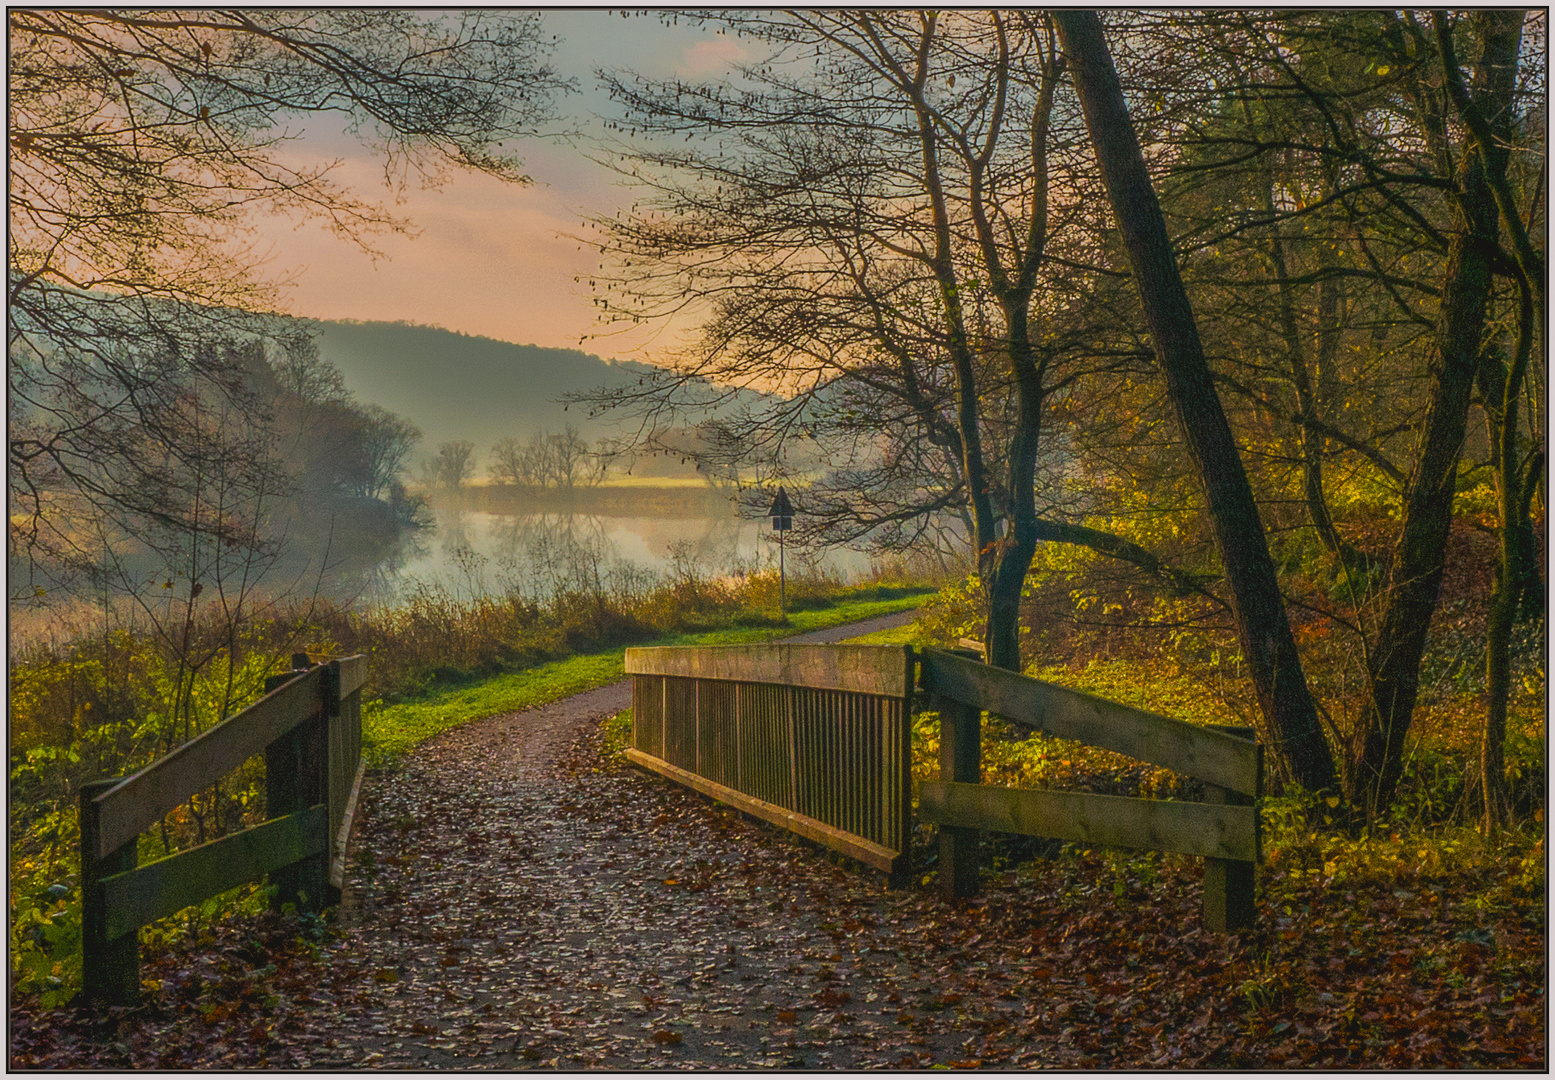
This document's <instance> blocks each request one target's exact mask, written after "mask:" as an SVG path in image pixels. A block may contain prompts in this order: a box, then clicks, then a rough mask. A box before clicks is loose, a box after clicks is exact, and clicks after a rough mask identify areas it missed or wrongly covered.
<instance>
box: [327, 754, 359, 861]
mask: <svg viewBox="0 0 1555 1080" xmlns="http://www.w3.org/2000/svg"><path fill="white" fill-rule="evenodd" d="M366 775H367V762H366V761H360V762H358V763H357V766H356V780H355V781H353V782H352V784H351V794H350V795H349V796H348V797H347V798H346V812H345V813H344V814H343V815H341V819H340V831H339V832H337V833H335V850H334V854H333V857H332V858H331V859H330V860H329V884H330V887H331V888H333V889H336V890H340V889H344V888H345V887H346V848H348V847H349V846H350V844H351V823H352V822H353V821H355V820H356V800H357V796H359V795H360V794H361V793H362V777H364V776H366Z"/></svg>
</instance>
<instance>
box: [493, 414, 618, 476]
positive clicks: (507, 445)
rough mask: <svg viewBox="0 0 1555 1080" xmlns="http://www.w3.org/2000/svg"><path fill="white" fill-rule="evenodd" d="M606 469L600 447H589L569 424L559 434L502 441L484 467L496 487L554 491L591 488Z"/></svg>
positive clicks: (553, 433) (606, 460)
mask: <svg viewBox="0 0 1555 1080" xmlns="http://www.w3.org/2000/svg"><path fill="white" fill-rule="evenodd" d="M608 467H609V458H608V456H607V455H606V454H605V453H604V451H603V447H593V448H591V447H590V446H589V444H588V442H587V441H586V440H585V439H584V438H583V436H582V435H581V434H580V433H579V432H578V429H577V428H575V427H573V426H572V425H571V424H568V425H567V426H566V427H564V428H563V429H562V430H561V431H559V432H550V431H540V432H537V433H535V434H534V435H531V436H530V437H529V438H527V439H518V438H511V437H510V438H506V439H503V440H502V441H501V442H499V443H497V445H496V446H494V447H492V448H491V456H490V458H489V464H488V469H489V471H490V473H491V478H492V479H493V480H494V481H496V482H497V483H499V484H513V485H517V486H519V487H531V488H552V489H555V490H558V491H571V490H572V489H573V488H575V487H593V486H594V485H596V484H598V483H599V482H600V481H601V480H603V479H604V478H605V473H606V471H607V469H608Z"/></svg>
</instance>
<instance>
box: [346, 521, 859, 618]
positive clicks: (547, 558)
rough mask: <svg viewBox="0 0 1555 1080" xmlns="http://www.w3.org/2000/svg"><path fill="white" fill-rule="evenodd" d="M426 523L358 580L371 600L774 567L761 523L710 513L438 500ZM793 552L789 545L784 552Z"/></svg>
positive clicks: (842, 567) (835, 562)
mask: <svg viewBox="0 0 1555 1080" xmlns="http://www.w3.org/2000/svg"><path fill="white" fill-rule="evenodd" d="M433 518H434V520H433V525H432V527H431V528H430V529H427V530H424V531H422V532H421V533H420V534H419V536H417V537H414V538H412V540H411V541H410V542H408V543H406V544H404V545H402V546H401V547H400V548H399V549H398V550H397V551H396V552H395V553H394V554H393V555H392V556H391V557H389V558H386V559H385V560H384V562H383V563H382V564H380V565H379V566H378V567H377V568H376V570H375V572H374V573H373V574H372V575H371V576H372V579H373V580H372V581H371V583H370V585H369V583H368V582H367V581H365V580H363V582H362V583H363V585H364V586H367V587H366V588H365V589H364V596H365V598H367V599H370V600H372V601H374V602H377V603H390V604H392V603H396V602H399V601H401V600H403V599H405V598H406V597H407V596H408V595H409V593H410V592H411V591H412V590H413V589H414V588H415V587H416V586H417V585H418V584H422V583H425V584H436V585H439V586H441V587H442V588H444V589H446V590H448V591H449V592H451V593H453V594H454V595H456V596H459V597H461V598H466V599H473V598H475V597H478V596H482V595H490V594H494V593H505V592H518V593H521V594H523V595H525V596H529V597H533V598H535V599H537V600H543V599H545V598H547V597H550V596H554V595H556V594H557V593H558V592H562V591H591V592H592V591H597V590H600V589H602V588H603V589H605V590H608V591H618V590H623V589H624V590H627V591H631V592H638V591H642V590H644V589H646V588H648V587H650V586H651V585H652V584H653V583H654V582H655V581H656V580H657V579H660V578H662V577H666V576H670V577H673V576H677V575H679V574H684V573H690V572H694V573H695V574H696V575H697V576H699V577H704V578H706V577H716V576H722V575H725V574H732V573H746V572H750V571H752V570H758V569H762V568H765V567H768V566H772V565H775V563H776V558H777V552H776V547H775V545H774V544H773V543H772V541H771V537H770V535H769V534H767V533H766V532H765V531H764V530H763V525H764V524H765V523H764V522H762V521H741V520H739V519H738V518H735V517H733V516H728V517H724V518H715V517H700V518H698V517H689V518H688V517H674V518H670V517H613V516H607V515H597V514H582V513H559V512H551V513H528V514H495V513H488V512H485V511H478V510H462V509H457V508H452V507H439V508H437V509H435V510H434V511H433ZM790 555H792V553H790ZM824 562H825V565H826V566H827V567H828V568H830V569H833V570H837V571H840V572H843V573H857V572H859V571H862V570H865V569H867V566H868V559H867V557H866V556H863V555H861V554H859V553H856V552H834V553H831V554H829V555H828V556H827V557H826V559H825V560H824Z"/></svg>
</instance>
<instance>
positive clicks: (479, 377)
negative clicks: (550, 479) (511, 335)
mask: <svg viewBox="0 0 1555 1080" xmlns="http://www.w3.org/2000/svg"><path fill="white" fill-rule="evenodd" d="M316 325H317V327H318V329H319V339H318V340H319V352H320V354H321V355H322V356H324V357H325V358H326V359H328V360H330V361H333V362H334V364H335V365H336V366H337V367H338V368H339V369H340V372H341V374H342V375H344V376H345V381H346V386H347V387H349V388H350V389H351V391H352V392H353V393H354V394H355V395H356V396H357V398H358V399H360V400H361V401H363V402H366V403H369V404H374V405H382V406H383V407H384V408H386V409H389V410H391V411H392V412H395V413H398V414H399V415H400V416H403V417H405V418H406V419H408V420H410V421H411V422H412V423H414V424H415V425H416V426H417V427H419V428H420V429H421V431H422V434H423V436H424V437H423V439H422V442H421V445H422V446H423V447H435V446H437V445H438V444H439V443H441V442H443V441H445V440H449V439H468V440H470V441H471V442H473V443H474V444H475V445H476V446H477V447H478V448H479V449H480V452H481V453H484V452H485V450H486V449H487V448H488V447H490V446H491V445H492V444H493V443H495V442H497V441H498V440H499V439H503V438H506V437H508V436H513V435H517V436H523V435H528V434H530V433H532V432H535V431H539V430H542V429H543V430H549V431H560V430H561V429H562V427H563V425H564V424H567V423H569V422H570V423H572V424H574V425H576V426H577V428H578V430H579V431H581V432H582V433H583V434H584V435H585V436H586V437H587V438H589V439H593V438H596V437H597V436H600V435H604V434H607V433H609V432H610V430H611V428H610V426H609V423H608V418H595V419H590V418H589V415H588V410H587V409H583V408H579V407H577V406H573V407H572V408H571V409H569V410H567V411H566V412H563V411H562V403H561V401H560V400H559V399H560V398H561V396H562V395H563V394H566V393H569V392H571V391H577V390H589V389H593V388H594V387H597V386H607V385H608V386H616V385H623V384H626V383H628V382H632V383H635V382H636V381H637V380H638V379H639V378H641V377H642V376H643V374H644V373H646V372H648V371H649V370H651V369H650V368H648V367H647V366H646V365H644V364H639V363H634V362H630V361H627V362H621V363H612V362H610V361H608V360H602V359H600V358H599V357H598V356H593V355H591V354H589V353H585V352H580V351H578V350H576V349H545V348H541V347H540V346H538V345H514V344H512V343H510V342H506V341H496V340H494V339H492V338H484V337H471V336H469V335H467V334H460V333H455V332H454V331H451V330H440V329H437V328H435V327H430V326H414V325H412V324H410V323H385V322H318V323H316Z"/></svg>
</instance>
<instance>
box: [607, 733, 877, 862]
mask: <svg viewBox="0 0 1555 1080" xmlns="http://www.w3.org/2000/svg"><path fill="white" fill-rule="evenodd" d="M626 758H627V760H628V761H630V762H631V763H632V764H633V765H637V766H640V767H642V768H644V769H650V770H652V771H653V772H656V773H658V774H659V775H660V776H663V777H666V778H667V779H670V780H673V781H675V782H676V783H677V784H684V785H685V786H686V787H688V788H691V789H692V790H694V791H700V792H701V793H702V794H703V795H706V796H708V797H709V798H713V799H717V800H718V801H719V802H721V803H727V804H728V805H729V806H732V807H734V808H735V809H737V810H743V811H745V813H747V814H750V815H752V816H753V817H759V818H761V819H762V820H763V821H770V822H771V823H772V824H774V825H778V826H781V827H782V828H784V829H787V830H788V831H789V832H792V833H798V834H799V835H800V836H803V837H805V838H806V839H809V840H814V841H815V842H816V843H818V844H825V845H826V846H827V847H829V848H831V849H832V850H833V851H840V852H842V853H843V854H844V855H848V856H851V857H852V858H855V859H857V860H858V861H859V862H861V863H865V864H867V865H869V866H873V867H874V868H875V869H876V870H880V871H883V872H884V873H887V874H889V873H891V872H892V871H893V869H894V868H895V867H896V866H897V865H898V863H897V860H898V859H900V858H901V853H900V852H896V851H892V850H891V849H890V848H888V847H882V846H881V845H880V844H876V843H874V842H873V841H871V840H865V839H864V838H863V837H862V836H855V835H854V834H853V833H849V832H843V831H842V830H841V829H838V828H834V827H832V826H831V825H828V824H826V823H825V822H824V821H817V820H815V819H814V818H812V817H806V816H805V815H804V814H797V813H795V812H794V811H792V810H787V809H784V808H783V807H781V806H778V805H776V804H775V803H769V802H766V801H765V800H762V799H758V798H756V797H755V796H754V795H747V794H745V793H744V792H743V791H735V790H734V789H733V788H728V787H724V786H723V785H722V784H716V783H714V782H713V781H711V780H708V779H706V778H705V777H701V776H698V775H697V774H696V773H693V772H687V771H686V770H685V769H682V768H680V767H678V766H676V765H671V764H670V763H669V762H667V761H664V760H662V759H660V758H656V757H654V756H652V755H651V754H645V753H643V752H642V751H641V750H636V749H630V748H629V749H628V750H627V751H626Z"/></svg>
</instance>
